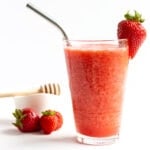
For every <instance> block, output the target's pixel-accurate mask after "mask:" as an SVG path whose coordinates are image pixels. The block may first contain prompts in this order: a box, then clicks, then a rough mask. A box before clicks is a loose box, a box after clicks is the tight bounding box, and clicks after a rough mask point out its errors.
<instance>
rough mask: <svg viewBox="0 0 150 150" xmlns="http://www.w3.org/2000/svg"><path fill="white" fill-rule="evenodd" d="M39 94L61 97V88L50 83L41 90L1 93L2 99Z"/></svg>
mask: <svg viewBox="0 0 150 150" xmlns="http://www.w3.org/2000/svg"><path fill="white" fill-rule="evenodd" d="M37 93H47V94H54V95H60V86H59V84H57V83H52V84H51V83H48V84H44V85H41V86H40V87H39V88H35V89H30V90H26V91H18V92H8V93H0V98H2V97H14V96H26V95H30V94H37Z"/></svg>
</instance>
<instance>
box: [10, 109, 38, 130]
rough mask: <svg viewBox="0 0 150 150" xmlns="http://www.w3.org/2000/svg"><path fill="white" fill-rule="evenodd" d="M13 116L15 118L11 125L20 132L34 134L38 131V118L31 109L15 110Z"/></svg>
mask: <svg viewBox="0 0 150 150" xmlns="http://www.w3.org/2000/svg"><path fill="white" fill-rule="evenodd" d="M13 116H14V117H15V118H16V121H15V123H13V125H15V126H16V127H17V128H18V129H19V130H20V131H21V132H34V131H38V130H40V123H39V121H40V118H39V116H38V115H37V114H36V113H35V112H34V111H33V110H32V109H31V108H24V109H16V110H15V112H14V113H13Z"/></svg>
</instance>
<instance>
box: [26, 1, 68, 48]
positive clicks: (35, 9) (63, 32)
mask: <svg viewBox="0 0 150 150" xmlns="http://www.w3.org/2000/svg"><path fill="white" fill-rule="evenodd" d="M26 6H27V7H28V8H30V9H31V10H33V11H34V12H36V13H37V14H39V15H40V16H41V17H43V18H44V19H46V20H48V21H49V22H50V23H52V24H53V25H54V26H56V27H57V28H58V29H59V30H60V31H61V33H62V34H63V37H64V40H66V42H67V44H68V45H70V44H69V43H68V36H67V34H66V32H65V31H64V30H63V28H62V27H61V26H60V25H59V24H58V23H57V22H55V21H54V20H52V19H51V18H49V17H48V16H46V15H45V14H44V13H42V12H41V11H39V10H38V9H37V8H35V6H33V5H32V4H29V3H28V4H27V5H26Z"/></svg>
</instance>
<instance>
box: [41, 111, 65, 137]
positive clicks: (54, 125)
mask: <svg viewBox="0 0 150 150" xmlns="http://www.w3.org/2000/svg"><path fill="white" fill-rule="evenodd" d="M62 124H63V118H62V115H61V114H60V113H59V112H57V111H54V110H46V111H44V112H42V116H41V118H40V125H41V129H42V130H43V133H44V134H50V133H51V132H53V131H56V130H58V129H59V128H60V127H61V126H62Z"/></svg>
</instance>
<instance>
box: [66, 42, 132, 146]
mask: <svg viewBox="0 0 150 150" xmlns="http://www.w3.org/2000/svg"><path fill="white" fill-rule="evenodd" d="M66 43H68V42H66ZM69 43H70V44H69V45H67V44H65V48H64V49H65V58H66V64H67V70H68V77H69V86H70V92H71V97H72V106H73V112H74V119H75V125H76V130H77V133H78V136H77V140H78V141H79V142H81V143H86V144H95V145H105V144H110V143H113V142H114V141H115V140H116V139H118V136H119V129H120V120H121V112H122V103H123V96H124V87H125V79H126V74H127V68H128V62H129V56H128V44H127V40H125V39H122V40H116V41H111V40H110V41H105V40H104V41H99V40H96V41H95V40H94V41H87V40H80V41H76V40H72V41H69Z"/></svg>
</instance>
